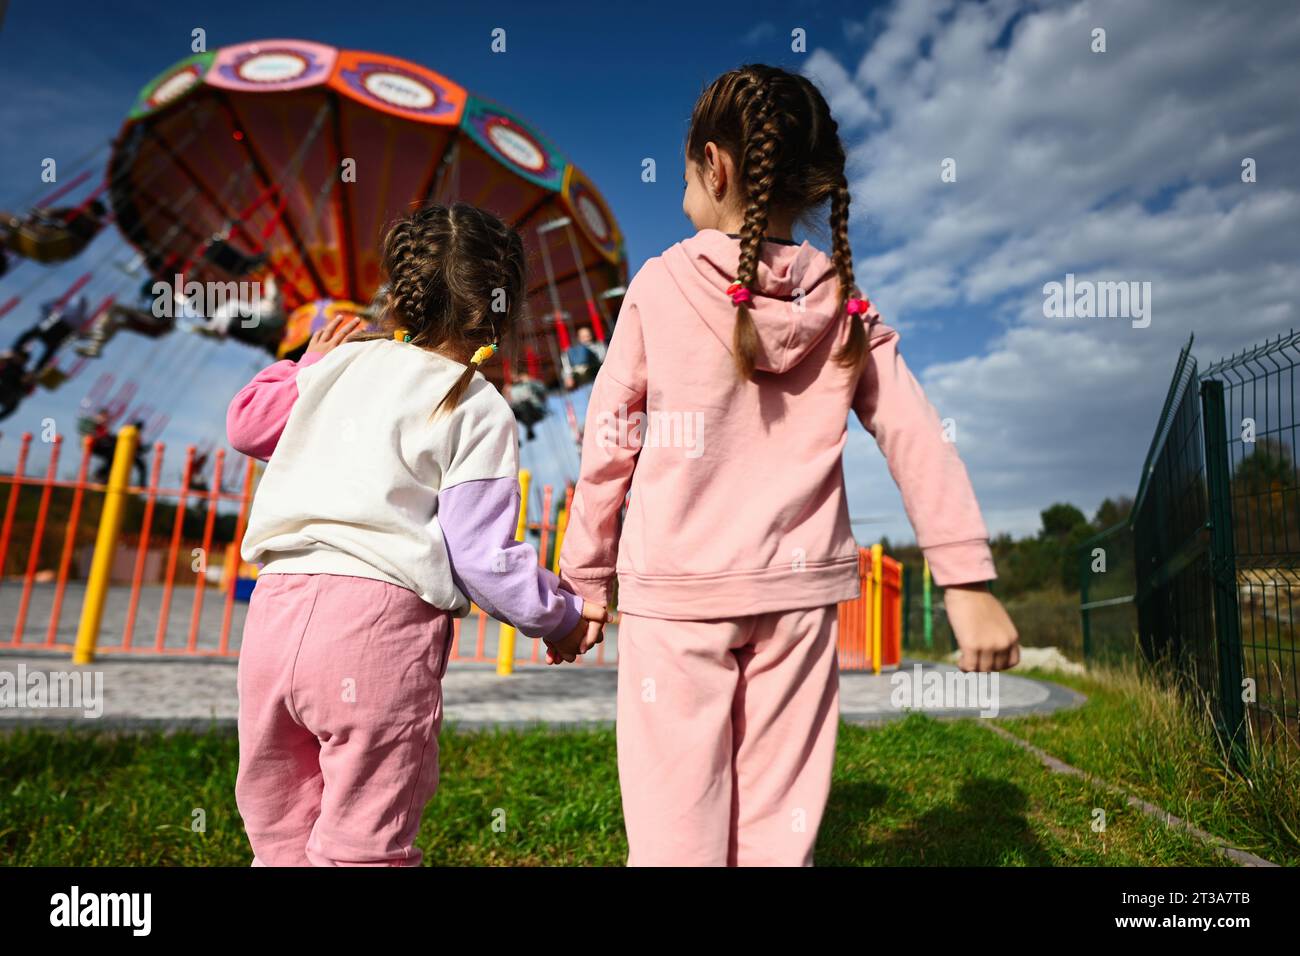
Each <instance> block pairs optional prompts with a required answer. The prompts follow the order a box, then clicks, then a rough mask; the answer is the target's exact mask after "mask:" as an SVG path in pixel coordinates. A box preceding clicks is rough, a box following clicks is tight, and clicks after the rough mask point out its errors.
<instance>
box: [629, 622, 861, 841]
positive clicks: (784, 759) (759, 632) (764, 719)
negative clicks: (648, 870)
mask: <svg viewBox="0 0 1300 956" xmlns="http://www.w3.org/2000/svg"><path fill="white" fill-rule="evenodd" d="M836 628H837V620H836V609H835V608H834V607H833V606H832V607H825V608H810V609H804V610H797V611H782V612H776V613H770V614H758V615H754V616H752V617H742V618H738V619H736V620H731V621H661V620H656V619H653V618H646V617H637V616H635V615H632V614H627V613H623V614H621V615H620V617H619V625H618V775H619V783H620V785H621V787H622V790H623V817H624V822H625V825H626V827H627V839H628V847H629V851H630V852H629V854H628V864H629V865H630V866H810V865H811V864H812V851H813V844H814V843H815V842H816V839H817V829H818V827H819V826H820V825H821V818H822V811H823V810H824V808H825V806H826V798H827V795H828V794H829V792H830V784H831V768H832V765H833V763H834V758H835V736H836V732H837V730H838V728H839V670H838V666H837V662H836V656H835V637H836Z"/></svg>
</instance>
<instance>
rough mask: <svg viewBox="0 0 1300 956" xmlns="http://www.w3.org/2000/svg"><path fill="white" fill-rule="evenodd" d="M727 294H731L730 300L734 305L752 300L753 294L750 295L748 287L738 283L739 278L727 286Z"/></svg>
mask: <svg viewBox="0 0 1300 956" xmlns="http://www.w3.org/2000/svg"><path fill="white" fill-rule="evenodd" d="M727 295H729V296H731V301H732V303H733V304H734V305H740V304H741V303H742V302H750V301H752V300H753V296H752V295H750V292H749V290H748V289H746V288H745V287H744V286H743V285H741V284H740V280H739V279H737V280H736V281H735V282H733V283H731V285H729V286H727Z"/></svg>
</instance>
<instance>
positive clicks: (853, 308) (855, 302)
mask: <svg viewBox="0 0 1300 956" xmlns="http://www.w3.org/2000/svg"><path fill="white" fill-rule="evenodd" d="M844 308H845V311H847V312H848V313H849V315H866V314H867V310H868V309H869V308H871V300H869V299H858V298H855V297H853V296H850V297H849V299H848V301H847V302H845V303H844Z"/></svg>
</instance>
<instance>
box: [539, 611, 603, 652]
mask: <svg viewBox="0 0 1300 956" xmlns="http://www.w3.org/2000/svg"><path fill="white" fill-rule="evenodd" d="M608 619H609V613H608V612H607V611H606V610H605V608H604V607H603V606H602V605H599V604H593V603H592V602H591V601H583V602H582V617H581V618H579V620H578V623H577V624H575V625H574V626H573V630H571V631H570V632H569V633H568V634H566V635H564V636H563V637H561V638H558V639H556V640H547V641H546V663H548V664H559V663H561V662H567V663H570V664H571V663H573V662H574V661H576V660H577V659H578V658H579V657H581V656H582V655H583V654H585V653H587V651H589V650H591V649H592V648H593V647H595V646H596V645H597V644H599V643H601V642H602V641H604V640H605V621H607V620H608Z"/></svg>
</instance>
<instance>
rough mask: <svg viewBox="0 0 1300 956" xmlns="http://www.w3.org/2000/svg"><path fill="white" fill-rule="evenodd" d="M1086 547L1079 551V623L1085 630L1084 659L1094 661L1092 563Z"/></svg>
mask: <svg viewBox="0 0 1300 956" xmlns="http://www.w3.org/2000/svg"><path fill="white" fill-rule="evenodd" d="M1088 554H1089V550H1088V548H1087V546H1086V543H1085V546H1084V547H1081V548H1080V549H1079V617H1080V618H1081V619H1082V620H1081V621H1080V622H1079V623H1080V625H1081V627H1082V629H1083V659H1084V661H1085V662H1086V661H1091V660H1092V612H1091V611H1089V610H1088V584H1089V578H1090V572H1091V570H1092V563H1091V562H1090V561H1089V560H1088Z"/></svg>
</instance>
